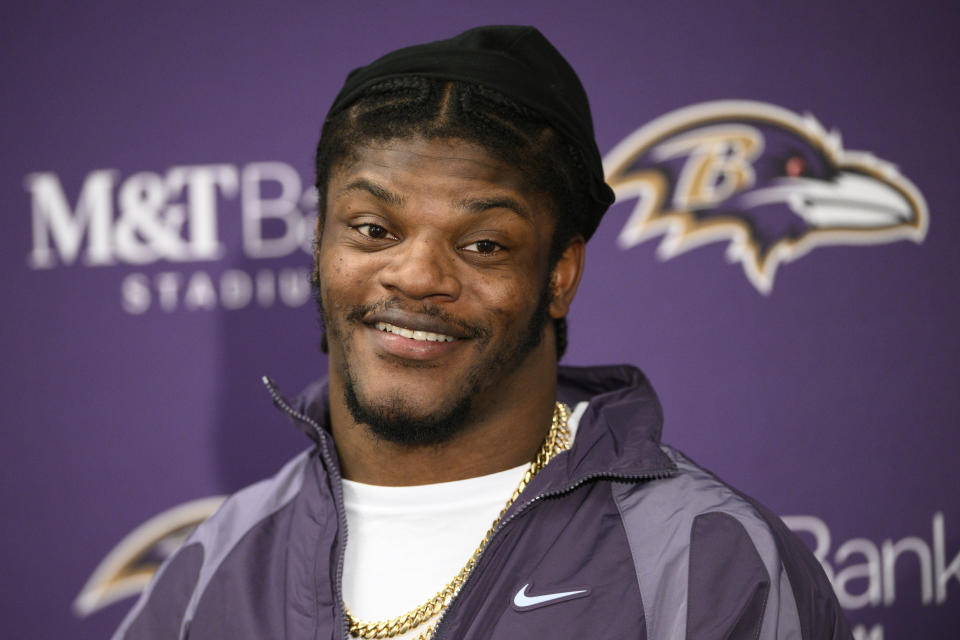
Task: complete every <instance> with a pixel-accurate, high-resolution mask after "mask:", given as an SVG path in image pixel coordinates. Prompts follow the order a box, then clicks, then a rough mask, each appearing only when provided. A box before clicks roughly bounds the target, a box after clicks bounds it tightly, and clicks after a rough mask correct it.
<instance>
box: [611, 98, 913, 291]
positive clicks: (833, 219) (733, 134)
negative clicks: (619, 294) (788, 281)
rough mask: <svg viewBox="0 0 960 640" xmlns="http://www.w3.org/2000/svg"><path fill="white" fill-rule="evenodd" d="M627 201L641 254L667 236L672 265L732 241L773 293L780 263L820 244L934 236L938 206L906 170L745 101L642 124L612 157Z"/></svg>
mask: <svg viewBox="0 0 960 640" xmlns="http://www.w3.org/2000/svg"><path fill="white" fill-rule="evenodd" d="M604 171H605V173H606V176H607V182H608V183H609V184H610V186H611V187H613V189H614V191H615V192H616V194H617V200H623V199H627V198H637V203H636V206H635V207H634V209H633V213H632V214H631V215H630V218H629V219H628V220H627V223H626V225H625V226H624V227H623V230H622V231H621V232H620V236H619V243H620V245H621V246H622V247H623V248H630V247H633V246H636V245H637V244H640V243H641V242H643V241H644V240H647V239H649V238H652V237H655V236H660V235H662V236H663V238H662V240H661V242H660V245H659V247H658V248H657V254H658V256H659V257H660V258H661V259H664V260H666V259H668V258H672V257H673V256H675V255H678V254H680V253H682V252H684V251H687V250H690V249H694V248H696V247H699V246H701V245H704V244H707V243H710V242H718V241H724V240H726V241H728V242H729V245H728V247H727V258H728V260H730V261H731V262H740V263H741V264H742V266H743V270H744V273H745V274H746V276H747V279H749V280H750V282H751V283H752V284H753V286H754V287H756V288H757V290H758V291H760V292H762V293H769V292H770V291H771V290H772V288H773V279H774V275H775V273H776V270H777V266H778V265H779V264H780V263H784V262H791V261H793V260H796V259H797V258H800V257H801V256H803V255H805V254H806V253H807V252H809V251H810V250H811V249H813V248H814V247H816V246H819V245H828V244H845V245H850V244H880V243H886V242H893V241H895V240H901V239H909V240H913V241H914V242H917V243H919V242H922V241H923V238H924V236H925V235H926V233H927V225H928V214H927V205H926V203H925V202H924V199H923V196H922V195H921V194H920V192H919V191H918V190H917V188H916V187H915V186H914V185H913V184H912V183H911V182H910V181H909V180H907V179H906V178H904V177H903V176H902V175H901V174H900V173H899V171H897V169H896V167H894V166H893V165H892V164H890V163H889V162H885V161H883V160H881V159H879V158H877V157H875V156H873V155H872V154H870V153H867V152H863V151H847V150H845V149H844V148H843V146H842V143H841V141H840V134H839V133H838V132H836V131H831V132H827V131H826V130H825V129H824V128H823V127H822V126H821V125H820V123H819V122H817V120H816V119H815V118H814V117H813V116H811V115H804V116H800V115H798V114H795V113H793V112H791V111H788V110H786V109H782V108H780V107H777V106H774V105H770V104H766V103H762V102H751V101H741V100H730V101H717V102H706V103H703V104H697V105H693V106H690V107H685V108H683V109H679V110H677V111H673V112H670V113H667V114H665V115H663V116H661V117H659V118H657V119H656V120H654V121H653V122H651V123H649V124H647V125H646V126H644V127H641V128H640V129H638V130H637V131H635V132H634V133H632V134H631V135H629V136H628V137H627V138H626V139H624V140H623V141H622V142H621V143H620V144H618V145H617V146H616V147H615V148H614V149H613V150H612V151H611V152H610V153H609V154H608V155H607V157H606V158H605V160H604Z"/></svg>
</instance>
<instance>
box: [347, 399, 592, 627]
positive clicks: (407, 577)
mask: <svg viewBox="0 0 960 640" xmlns="http://www.w3.org/2000/svg"><path fill="white" fill-rule="evenodd" d="M586 407H587V403H586V402H581V403H580V404H578V405H577V406H576V408H575V409H574V411H573V413H572V414H571V416H570V419H569V420H568V422H567V426H568V427H569V429H570V436H571V442H572V441H573V438H574V437H575V436H576V432H577V424H578V423H579V421H580V416H581V415H582V414H583V411H584V410H585V409H586ZM527 466H528V465H526V464H524V465H521V466H519V467H514V468H513V469H507V470H506V471H500V472H499V473H493V474H490V475H486V476H480V477H477V478H468V479H466V480H457V481H455V482H442V483H439V484H427V485H418V486H412V487H385V486H379V485H371V484H363V483H360V482H353V481H351V480H344V481H343V502H344V506H345V508H346V512H347V527H348V536H347V550H346V557H345V559H344V568H343V599H344V601H345V602H346V603H347V607H348V608H349V609H350V611H351V613H353V615H355V616H357V617H358V618H360V619H362V620H370V621H372V620H388V619H390V618H395V617H397V616H399V615H402V614H403V613H405V612H407V611H409V610H410V609H413V608H414V607H418V606H420V605H421V604H423V603H424V602H426V601H427V600H429V599H430V598H432V597H433V596H434V595H435V594H436V593H437V592H438V591H440V590H441V589H442V588H443V587H444V586H445V585H446V584H447V583H448V582H450V580H451V579H453V577H454V576H455V575H457V573H458V572H459V571H460V569H462V568H463V565H464V564H466V562H467V560H469V559H470V556H472V555H473V552H474V551H476V549H477V547H478V546H479V544H480V541H481V540H482V539H483V535H484V534H485V533H486V532H487V530H488V529H489V528H490V527H491V525H492V524H493V521H494V520H495V519H496V517H497V516H498V515H499V514H500V511H501V510H502V509H503V507H504V506H505V505H506V503H507V500H508V499H509V498H510V496H511V495H512V494H513V491H514V490H515V489H516V488H517V485H519V484H520V480H521V478H522V477H523V473H524V471H526V469H527ZM422 629H423V628H422V627H421V628H418V629H413V630H411V632H409V633H407V634H404V635H401V636H397V638H401V639H403V638H415V637H416V636H417V634H418V633H420V632H421V631H422Z"/></svg>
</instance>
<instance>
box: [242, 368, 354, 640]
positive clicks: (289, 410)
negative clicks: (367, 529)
mask: <svg viewBox="0 0 960 640" xmlns="http://www.w3.org/2000/svg"><path fill="white" fill-rule="evenodd" d="M261 380H263V384H264V386H266V387H267V391H268V392H269V393H270V397H271V398H273V404H274V406H275V407H277V408H278V409H280V410H281V411H283V412H284V413H285V414H287V415H288V416H289V417H291V418H293V419H295V420H300V421H301V422H303V423H304V424H308V425H310V427H311V428H312V429H313V430H314V431H316V432H317V441H318V444H319V445H320V455H321V456H322V457H323V461H324V463H325V464H326V465H327V469H328V472H329V473H331V474H333V475H334V477H333V478H332V479H331V480H332V481H331V483H330V485H331V488H332V489H333V493H334V501H335V504H336V507H337V521H338V524H339V530H340V531H341V532H342V534H343V537H342V538H341V543H340V550H339V552H338V553H337V556H338V557H337V575H336V580H335V581H334V585H333V588H334V595H335V596H336V598H337V605H338V606H339V607H340V627H341V630H342V632H341V637H342V638H343V640H350V634H349V629H348V628H347V613H346V611H347V608H346V605H344V603H343V588H342V585H343V559H344V556H345V555H346V550H347V515H346V512H345V511H344V509H343V493H342V489H341V487H340V472H339V470H338V467H336V465H334V464H333V457H332V456H331V455H330V448H329V447H328V446H327V434H325V433H324V432H323V427H321V426H320V425H319V424H317V422H316V420H314V419H313V418H311V417H310V416H305V415H303V414H302V413H299V412H297V411H295V410H294V408H293V407H291V406H290V404H289V403H288V402H287V401H286V399H285V398H284V397H283V396H282V395H280V392H279V391H277V385H276V383H275V382H274V381H273V380H271V379H270V378H269V377H267V376H263V377H262V378H261ZM335 470H336V471H335Z"/></svg>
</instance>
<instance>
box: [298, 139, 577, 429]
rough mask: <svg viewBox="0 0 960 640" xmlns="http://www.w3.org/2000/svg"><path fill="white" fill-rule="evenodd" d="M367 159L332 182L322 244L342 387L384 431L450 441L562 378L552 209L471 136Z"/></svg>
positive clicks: (342, 169)
mask: <svg viewBox="0 0 960 640" xmlns="http://www.w3.org/2000/svg"><path fill="white" fill-rule="evenodd" d="M355 151H356V153H355V154H354V156H353V157H352V158H351V159H349V160H347V161H345V162H344V163H342V164H341V165H340V166H339V167H337V168H336V169H335V170H334V171H333V172H332V175H331V177H330V183H329V187H328V190H327V194H328V195H327V203H326V204H327V208H326V216H325V221H324V226H323V229H322V234H321V240H320V243H319V246H318V250H317V277H318V281H319V285H320V303H321V306H322V311H323V314H324V322H325V324H326V328H327V338H328V342H329V354H330V377H331V389H332V390H334V392H336V390H337V389H342V390H343V394H344V398H345V402H346V404H347V406H348V408H349V409H350V411H351V413H352V415H353V418H354V420H356V421H357V422H361V423H365V424H367V425H369V426H370V428H371V429H372V430H373V431H374V433H376V434H378V435H379V436H381V437H384V438H387V439H389V440H392V441H395V442H401V443H403V442H405V443H410V444H432V443H437V442H442V441H444V440H446V439H447V438H449V437H450V436H451V435H452V434H453V433H455V432H456V431H457V429H458V428H459V427H460V426H461V425H462V424H463V423H464V422H466V421H468V420H469V419H470V417H471V415H475V414H476V413H477V412H478V411H482V407H483V406H487V405H486V403H496V402H498V401H503V400H504V399H505V398H506V397H507V396H509V395H510V394H511V393H514V394H515V392H516V389H517V388H518V387H517V385H521V386H522V385H523V383H524V381H525V380H527V379H528V378H529V377H530V376H544V375H547V376H553V375H554V371H553V369H552V366H553V364H554V361H553V360H552V358H553V356H552V353H553V351H552V349H553V346H552V344H551V341H546V340H543V337H544V332H545V330H546V327H547V324H548V320H549V319H550V317H551V316H553V317H559V316H561V315H563V314H564V313H565V312H566V306H565V304H566V302H568V300H566V299H565V300H564V301H561V302H560V303H559V304H558V303H557V302H555V301H553V300H552V298H551V295H550V284H549V276H550V273H549V272H548V252H549V247H550V238H551V234H552V231H553V221H552V214H551V211H550V209H549V205H548V202H549V201H548V199H547V198H546V197H545V196H543V195H541V194H539V193H535V192H533V191H531V190H530V188H529V185H528V183H527V181H526V180H525V179H524V176H523V174H522V173H521V172H520V171H518V170H516V169H514V168H512V167H509V166H507V165H505V164H503V163H501V162H500V161H498V160H496V159H495V158H493V157H492V156H490V155H489V154H488V153H486V152H485V151H483V150H482V149H481V148H479V147H477V146H475V145H472V144H469V143H466V142H464V141H460V140H425V139H422V138H406V139H397V140H392V141H389V142H385V143H371V144H369V145H367V146H362V147H360V148H358V149H356V150H355ZM571 296H572V294H571ZM544 363H549V364H550V367H547V368H546V369H547V370H544V369H545V367H544Z"/></svg>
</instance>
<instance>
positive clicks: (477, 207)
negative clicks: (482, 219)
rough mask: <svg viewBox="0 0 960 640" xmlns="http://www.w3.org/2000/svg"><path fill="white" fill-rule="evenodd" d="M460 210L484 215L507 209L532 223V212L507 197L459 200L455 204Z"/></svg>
mask: <svg viewBox="0 0 960 640" xmlns="http://www.w3.org/2000/svg"><path fill="white" fill-rule="evenodd" d="M454 204H455V205H456V206H457V208H458V209H463V210H464V211H467V212H469V213H483V212H484V211H487V210H488V209H506V210H508V211H512V212H513V213H515V214H517V215H518V216H520V217H521V218H523V219H524V220H528V221H532V219H533V218H532V216H531V215H530V212H529V211H528V210H527V208H526V207H524V206H523V205H522V204H520V202H518V201H517V200H514V199H513V198H510V197H507V196H498V197H495V198H470V199H466V200H458V201H457V202H455V203H454Z"/></svg>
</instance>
